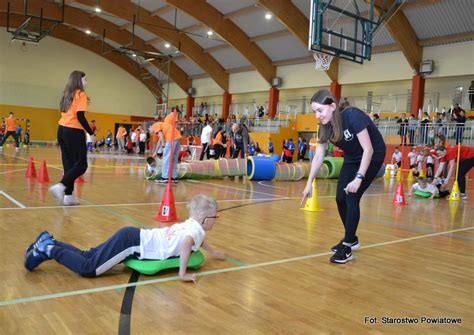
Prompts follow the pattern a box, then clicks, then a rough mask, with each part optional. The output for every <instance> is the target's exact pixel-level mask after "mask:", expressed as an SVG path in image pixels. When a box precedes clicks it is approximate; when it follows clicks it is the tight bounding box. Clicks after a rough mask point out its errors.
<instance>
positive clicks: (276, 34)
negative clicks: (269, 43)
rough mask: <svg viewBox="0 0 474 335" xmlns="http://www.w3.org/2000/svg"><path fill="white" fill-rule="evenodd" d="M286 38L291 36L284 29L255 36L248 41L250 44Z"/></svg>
mask: <svg viewBox="0 0 474 335" xmlns="http://www.w3.org/2000/svg"><path fill="white" fill-rule="evenodd" d="M286 36H291V33H290V32H289V31H288V30H286V29H285V30H279V31H274V32H273V33H267V34H261V35H257V36H254V37H251V38H250V40H251V41H252V42H260V41H266V40H271V39H272V38H277V37H286Z"/></svg>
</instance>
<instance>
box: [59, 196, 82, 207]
mask: <svg viewBox="0 0 474 335" xmlns="http://www.w3.org/2000/svg"><path fill="white" fill-rule="evenodd" d="M80 204H81V202H80V201H79V199H77V198H76V197H75V196H74V195H72V194H71V195H65V196H64V200H63V205H64V206H77V205H80Z"/></svg>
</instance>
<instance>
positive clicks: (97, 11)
mask: <svg viewBox="0 0 474 335" xmlns="http://www.w3.org/2000/svg"><path fill="white" fill-rule="evenodd" d="M94 10H95V12H96V13H100V12H102V9H100V7H95V8H94Z"/></svg>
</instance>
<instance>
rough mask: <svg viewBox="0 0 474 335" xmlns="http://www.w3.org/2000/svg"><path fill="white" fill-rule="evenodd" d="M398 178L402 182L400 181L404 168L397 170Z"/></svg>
mask: <svg viewBox="0 0 474 335" xmlns="http://www.w3.org/2000/svg"><path fill="white" fill-rule="evenodd" d="M396 178H397V180H398V181H400V179H401V178H402V168H398V169H397V175H396Z"/></svg>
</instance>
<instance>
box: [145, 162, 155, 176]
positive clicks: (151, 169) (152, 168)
mask: <svg viewBox="0 0 474 335" xmlns="http://www.w3.org/2000/svg"><path fill="white" fill-rule="evenodd" d="M146 172H147V173H148V174H150V175H154V174H156V173H157V172H158V167H157V166H156V165H155V166H152V165H150V164H147V165H146Z"/></svg>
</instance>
